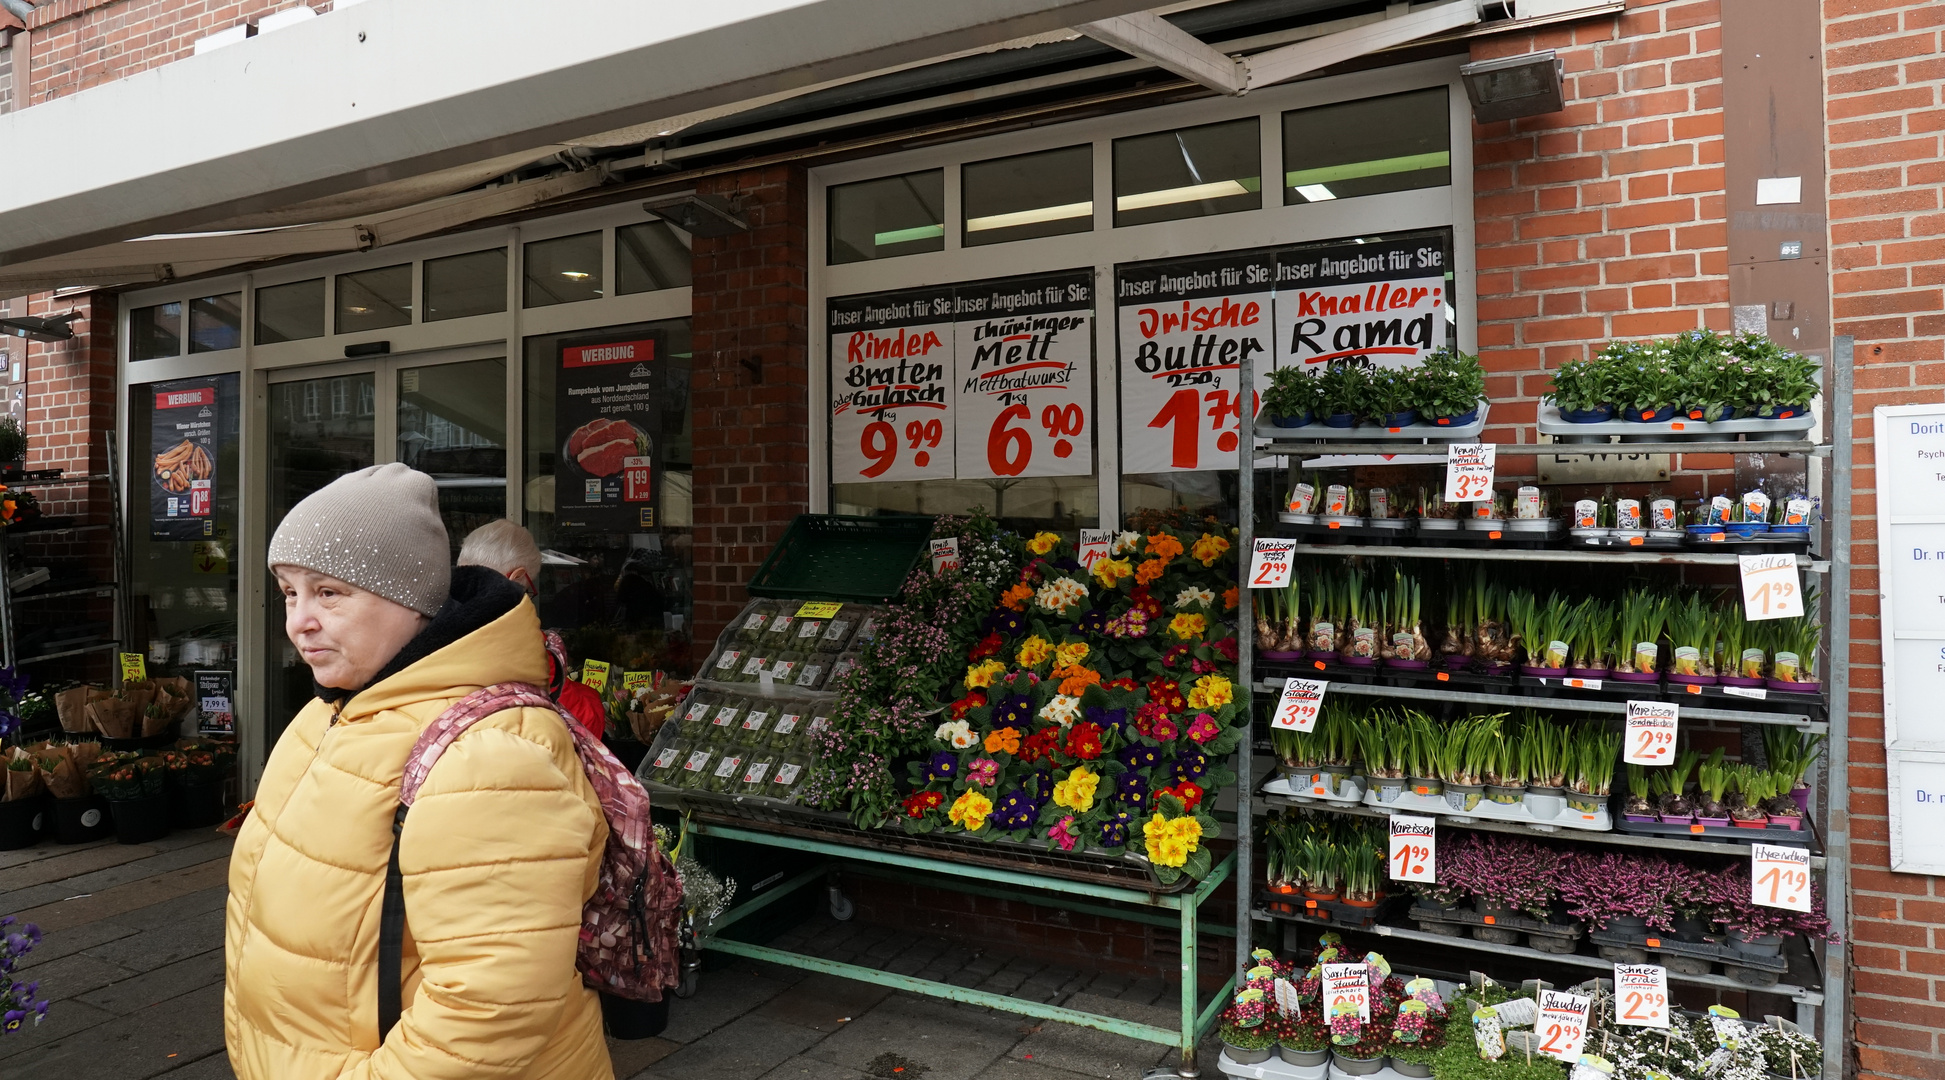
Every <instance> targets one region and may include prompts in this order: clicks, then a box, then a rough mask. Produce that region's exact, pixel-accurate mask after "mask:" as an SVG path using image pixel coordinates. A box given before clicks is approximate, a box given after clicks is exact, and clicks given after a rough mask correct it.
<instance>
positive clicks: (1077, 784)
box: [1054, 765, 1101, 814]
mask: <svg viewBox="0 0 1945 1080" xmlns="http://www.w3.org/2000/svg"><path fill="white" fill-rule="evenodd" d="M1100 784H1101V777H1100V776H1099V775H1098V774H1096V773H1094V772H1093V771H1092V770H1090V769H1088V767H1087V766H1085V765H1077V766H1075V767H1074V771H1073V772H1071V773H1068V774H1067V779H1065V780H1061V781H1058V782H1056V783H1055V784H1054V802H1055V804H1057V805H1060V806H1065V807H1067V808H1068V809H1070V810H1075V811H1078V812H1080V813H1083V814H1085V813H1087V812H1088V811H1089V810H1092V809H1093V808H1094V790H1095V788H1097V787H1099V786H1100Z"/></svg>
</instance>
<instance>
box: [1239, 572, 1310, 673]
mask: <svg viewBox="0 0 1945 1080" xmlns="http://www.w3.org/2000/svg"><path fill="white" fill-rule="evenodd" d="M1302 582H1303V575H1301V574H1291V575H1290V584H1288V585H1286V586H1284V587H1283V588H1281V589H1252V590H1251V596H1252V597H1253V598H1254V599H1255V601H1256V602H1255V604H1254V605H1253V607H1254V608H1255V612H1254V614H1255V616H1256V652H1257V655H1258V656H1260V657H1262V658H1263V659H1265V660H1276V661H1282V662H1289V661H1294V660H1301V659H1303V649H1304V633H1303V620H1302V618H1300V617H1299V612H1300V611H1301V608H1302V600H1303V596H1302Z"/></svg>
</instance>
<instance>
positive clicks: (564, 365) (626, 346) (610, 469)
mask: <svg viewBox="0 0 1945 1080" xmlns="http://www.w3.org/2000/svg"><path fill="white" fill-rule="evenodd" d="M667 349H668V340H667V337H666V336H665V335H663V334H661V333H659V332H648V333H636V334H631V335H629V336H628V337H627V338H624V339H615V338H601V339H587V338H582V339H578V340H573V341H564V342H562V343H561V346H560V365H559V367H558V368H557V369H556V371H555V383H554V435H555V437H556V438H558V439H560V440H561V443H560V446H559V447H557V448H556V450H555V452H556V457H555V459H554V527H555V528H557V529H595V530H600V531H604V532H632V531H635V530H637V529H652V528H655V527H656V518H655V512H656V507H657V499H656V495H657V493H658V492H659V491H660V490H661V482H662V476H661V466H660V465H659V463H658V462H657V459H656V453H657V450H658V445H657V444H658V442H659V441H660V439H661V435H662V430H661V416H662V393H663V383H662V379H663V369H664V367H665V364H666V358H665V356H664V354H665V353H666V352H667Z"/></svg>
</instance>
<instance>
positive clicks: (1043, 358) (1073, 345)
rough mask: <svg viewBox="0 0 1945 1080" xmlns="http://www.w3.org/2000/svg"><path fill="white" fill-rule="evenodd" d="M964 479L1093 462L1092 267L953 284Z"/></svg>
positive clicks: (1078, 469) (1089, 469)
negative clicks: (1089, 268) (954, 285)
mask: <svg viewBox="0 0 1945 1080" xmlns="http://www.w3.org/2000/svg"><path fill="white" fill-rule="evenodd" d="M954 301H955V310H956V313H957V315H956V317H957V321H956V322H955V323H954V324H953V337H952V341H953V346H952V352H953V363H954V369H955V372H956V378H955V385H956V387H957V390H958V394H957V400H956V404H955V406H954V409H953V413H954V419H955V421H956V423H957V431H958V435H957V439H956V442H957V445H958V468H957V473H958V476H959V479H961V480H989V479H994V478H998V477H1011V476H1087V475H1090V474H1091V473H1093V471H1094V430H1093V429H1094V424H1093V419H1092V417H1093V412H1094V273H1093V271H1091V270H1077V271H1069V272H1064V273H1057V274H1040V275H1035V276H1033V277H1020V278H1006V279H1003V280H999V281H984V282H975V283H972V284H966V285H959V286H957V287H956V288H955V289H954Z"/></svg>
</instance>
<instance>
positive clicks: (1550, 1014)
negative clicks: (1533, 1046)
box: [1533, 990, 1594, 1062]
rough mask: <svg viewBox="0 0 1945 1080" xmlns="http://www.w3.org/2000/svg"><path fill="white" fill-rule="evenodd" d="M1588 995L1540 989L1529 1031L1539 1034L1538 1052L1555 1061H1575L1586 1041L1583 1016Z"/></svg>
mask: <svg viewBox="0 0 1945 1080" xmlns="http://www.w3.org/2000/svg"><path fill="white" fill-rule="evenodd" d="M1593 1005H1594V1001H1593V999H1592V998H1588V997H1582V996H1581V995H1579V994H1569V993H1567V992H1566V991H1564V990H1542V991H1540V1018H1539V1019H1538V1020H1536V1021H1534V1022H1533V1032H1534V1034H1536V1035H1538V1036H1539V1037H1540V1053H1542V1054H1545V1055H1547V1056H1548V1057H1550V1058H1554V1059H1555V1060H1558V1061H1570V1062H1572V1061H1579V1060H1580V1051H1581V1047H1583V1046H1585V1045H1586V1044H1587V1017H1588V1015H1589V1014H1590V1013H1591V1012H1592V1011H1593Z"/></svg>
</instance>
